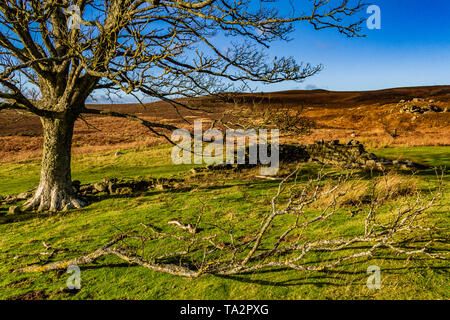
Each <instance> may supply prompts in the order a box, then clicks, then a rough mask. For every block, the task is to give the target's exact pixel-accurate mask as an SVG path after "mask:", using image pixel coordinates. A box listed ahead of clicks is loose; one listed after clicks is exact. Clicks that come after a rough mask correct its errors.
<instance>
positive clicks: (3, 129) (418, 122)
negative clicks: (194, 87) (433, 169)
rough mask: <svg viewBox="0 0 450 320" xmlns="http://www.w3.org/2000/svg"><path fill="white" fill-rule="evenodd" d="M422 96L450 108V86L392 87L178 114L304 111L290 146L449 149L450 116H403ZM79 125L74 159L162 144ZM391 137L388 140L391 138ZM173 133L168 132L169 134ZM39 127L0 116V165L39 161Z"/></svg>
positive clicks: (140, 134) (101, 121) (133, 109)
mask: <svg viewBox="0 0 450 320" xmlns="http://www.w3.org/2000/svg"><path fill="white" fill-rule="evenodd" d="M413 98H423V99H424V100H425V101H423V102H417V103H415V104H417V105H421V106H422V105H427V104H430V102H429V100H430V99H432V100H434V102H433V103H432V104H433V105H436V106H438V107H439V108H441V109H443V110H444V109H445V108H448V109H450V86H436V87H416V88H397V89H388V90H380V91H367V92H331V91H325V90H312V91H284V92H274V93H264V94H236V95H233V96H232V98H231V99H230V100H229V103H220V104H218V103H216V102H212V101H209V100H208V99H197V100H193V101H191V103H190V105H192V106H195V107H202V108H204V109H207V110H210V111H211V113H210V114H208V113H206V112H201V111H190V110H181V114H182V115H183V117H184V118H185V119H186V120H188V121H192V120H193V119H199V118H201V119H204V120H208V119H217V118H218V117H220V115H221V114H222V113H223V112H224V111H225V110H227V109H229V108H231V107H232V106H235V107H236V106H238V108H239V107H242V108H245V107H247V106H251V105H258V106H259V107H261V108H280V107H281V108H289V109H293V110H294V109H297V108H301V107H303V108H304V112H303V116H305V117H307V118H308V119H310V120H312V121H314V122H315V124H316V126H315V129H314V130H313V132H312V134H311V135H308V136H302V137H289V138H286V139H287V140H296V141H299V140H300V141H301V142H305V143H308V142H312V141H314V140H319V139H340V140H347V139H350V138H354V139H358V140H360V141H362V142H364V143H365V144H368V145H369V146H373V147H380V146H386V145H399V146H417V145H450V130H449V128H450V112H446V113H444V112H440V113H434V112H433V113H427V114H422V115H414V114H409V113H400V112H399V111H400V109H401V108H402V105H399V104H398V102H399V101H400V100H407V101H408V100H411V99H413ZM90 107H92V108H98V109H108V110H113V111H117V112H124V113H131V114H135V115H138V116H140V117H143V118H145V119H147V120H152V121H159V122H164V123H171V124H175V125H177V126H180V127H186V128H188V127H189V126H190V125H189V124H188V123H186V122H185V121H183V120H182V119H181V118H180V116H179V115H178V114H177V112H176V111H175V109H174V108H173V107H171V106H170V105H168V104H166V103H161V102H157V103H151V104H147V105H146V107H145V109H144V108H143V107H142V106H141V105H139V104H117V105H91V106H90ZM85 120H86V121H83V120H78V121H77V123H76V128H75V135H74V143H73V146H74V153H85V152H99V151H106V150H118V149H121V148H129V147H141V146H152V145H155V144H159V143H163V142H164V140H163V139H161V138H158V137H156V136H154V135H152V134H151V133H150V132H149V131H148V130H147V129H146V128H145V127H142V126H141V125H139V124H138V123H134V122H131V121H129V120H125V119H118V118H110V117H98V116H87V117H86V118H85ZM393 132H395V133H396V135H397V136H396V137H392V133H393ZM169 134H170V133H169ZM41 145H42V128H41V125H40V121H39V119H38V118H37V117H35V116H32V115H29V114H26V113H24V112H16V111H2V112H0V162H11V161H21V160H26V159H30V158H35V157H39V156H40V154H41Z"/></svg>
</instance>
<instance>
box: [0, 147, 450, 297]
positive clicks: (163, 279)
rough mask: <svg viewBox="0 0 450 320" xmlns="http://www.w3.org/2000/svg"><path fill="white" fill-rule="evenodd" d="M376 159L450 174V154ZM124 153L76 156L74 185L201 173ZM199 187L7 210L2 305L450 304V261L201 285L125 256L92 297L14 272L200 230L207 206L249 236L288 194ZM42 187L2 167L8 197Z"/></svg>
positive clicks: (34, 164)
mask: <svg viewBox="0 0 450 320" xmlns="http://www.w3.org/2000/svg"><path fill="white" fill-rule="evenodd" d="M371 151H373V152H375V153H376V154H377V155H380V156H384V157H390V158H399V157H403V158H407V159H411V160H415V161H417V162H421V163H425V164H429V165H432V166H447V168H449V167H450V148H449V147H420V148H396V149H390V148H385V149H380V150H371ZM122 152H123V154H122V155H120V156H119V157H114V153H113V152H109V153H103V154H86V155H77V156H75V157H74V159H73V179H74V180H80V181H81V182H82V183H83V184H84V183H92V182H98V181H100V180H101V179H102V178H104V177H105V178H111V177H117V178H136V177H174V178H180V179H191V177H190V173H189V170H190V169H191V167H192V166H187V165H183V166H174V165H171V164H170V148H168V147H167V146H163V147H158V148H152V149H139V150H122ZM318 169H319V167H318V166H317V165H314V164H305V165H303V167H302V170H301V177H304V178H305V179H306V177H307V176H308V175H311V174H314V173H315V172H316V171H317V170H318ZM285 170H288V169H285ZM327 170H335V171H336V169H327ZM402 174H403V175H407V173H402ZM357 175H358V177H359V178H360V179H363V180H364V179H368V177H367V174H366V173H362V172H361V173H357ZM192 179H193V180H192V186H191V187H190V188H182V189H180V190H175V191H170V190H167V191H166V190H152V191H148V192H145V193H141V194H137V195H132V196H124V195H112V196H104V197H102V198H101V201H98V202H95V203H93V204H91V205H89V206H88V207H86V208H83V209H80V210H71V211H68V212H62V213H39V214H38V213H29V214H17V215H7V211H8V208H7V207H6V206H3V207H0V259H1V264H0V299H7V298H13V297H18V296H21V295H24V294H30V292H36V293H39V294H40V297H41V298H48V299H449V298H450V289H449V288H450V286H449V279H450V277H449V268H450V264H449V263H448V261H443V260H436V259H433V260H432V259H425V258H419V259H407V257H404V256H401V255H393V254H388V253H386V252H384V251H380V252H379V253H378V254H377V255H376V256H374V257H373V258H372V259H370V260H369V259H366V258H363V259H361V260H358V261H352V262H348V263H344V264H343V265H341V266H339V267H337V268H336V269H333V270H324V271H321V272H300V271H294V270H287V269H277V270H264V271H262V272H255V273H252V274H244V275H236V276H229V277H218V276H212V275H205V276H203V277H200V278H198V279H187V278H182V277H177V276H172V275H168V274H163V273H158V272H154V271H150V270H148V269H146V268H143V267H140V266H136V265H132V264H128V263H125V262H124V261H123V260H119V259H118V258H116V257H103V258H100V259H99V260H98V261H97V262H96V263H95V264H92V265H87V266H83V267H81V270H82V271H81V279H82V280H81V285H82V289H81V290H80V291H79V292H78V293H76V294H73V293H68V292H65V291H62V290H61V288H64V287H65V285H66V280H67V278H68V276H69V275H68V274H67V273H65V272H64V271H61V272H48V273H21V272H13V270H15V269H18V268H20V267H23V266H25V265H28V264H31V263H36V262H38V261H39V260H38V257H25V258H19V259H14V257H15V256H17V255H21V254H26V253H35V252H42V251H44V249H43V246H42V242H43V241H45V242H46V243H48V244H51V246H53V247H54V248H59V249H63V248H64V249H70V250H71V252H62V253H59V254H57V255H56V256H55V257H53V258H52V260H51V261H55V260H61V259H64V258H72V257H76V256H79V255H81V254H84V253H88V252H90V251H92V250H94V249H96V248H98V247H100V246H102V245H103V244H105V243H106V242H108V241H109V240H110V239H111V238H112V237H114V236H115V235H117V234H119V233H121V232H124V231H126V230H130V229H134V228H136V227H137V226H138V225H139V224H140V223H152V224H154V225H157V226H161V228H166V229H167V228H168V226H167V222H168V221H169V220H172V219H175V218H181V219H182V220H183V221H194V220H195V217H196V215H197V214H198V212H199V208H200V207H201V203H200V200H201V201H203V202H207V203H208V207H209V209H208V219H209V220H207V221H210V222H211V221H214V223H215V224H216V225H227V224H239V228H240V232H242V234H245V233H246V232H252V230H256V228H257V227H258V225H259V223H260V221H261V218H262V217H263V216H264V215H265V214H266V213H267V212H268V210H270V208H269V204H270V203H269V200H268V199H270V197H271V196H273V194H274V192H275V190H276V188H277V186H278V182H277V181H270V180H258V179H251V178H250V176H249V175H248V174H245V173H244V174H239V173H232V174H217V175H214V176H203V177H199V178H195V179H194V178H192ZM415 179H417V181H418V186H419V187H420V188H423V189H426V188H427V187H428V186H431V188H434V187H436V183H437V179H436V176H435V174H434V171H433V170H426V171H423V172H420V173H418V174H417V175H416V177H415ZM38 180H39V160H33V161H27V162H22V163H7V164H0V195H6V194H16V193H20V192H24V191H26V190H29V189H31V188H33V187H35V186H36V185H37V183H38ZM448 181H449V176H446V177H445V181H444V182H445V183H446V184H448ZM395 201H398V200H393V201H391V202H390V203H388V204H386V206H384V209H383V210H385V212H384V214H385V215H388V214H389V208H391V207H392V205H395V203H396V202H395ZM449 204H450V197H449V195H448V194H447V193H446V194H444V198H443V199H442V203H441V206H439V207H437V208H434V209H433V210H432V214H431V215H430V216H429V220H428V222H429V223H438V224H439V225H440V226H441V227H442V226H446V227H448V225H449V221H450V220H449V218H450V214H449ZM312 210H314V209H312ZM210 228H212V229H213V228H214V227H213V226H210ZM361 228H364V226H363V217H359V216H356V217H354V218H350V217H349V215H348V214H340V215H337V216H335V217H334V218H333V219H332V220H331V221H327V222H326V223H325V224H323V225H321V226H319V227H317V228H314V229H313V230H312V231H311V235H310V236H311V237H317V236H327V235H335V234H336V235H337V234H340V235H352V234H353V233H355V232H358V231H360V230H361ZM206 232H211V230H206ZM151 249H152V250H154V251H155V252H156V251H158V252H164V250H166V249H167V248H164V247H160V246H157V245H155V247H154V248H151ZM440 249H441V250H448V249H449V242H448V239H447V240H446V241H442V242H441V243H440ZM321 258H322V257H321V256H319V255H316V256H312V257H310V258H309V259H310V260H308V261H306V263H311V262H313V261H314V260H315V259H321ZM41 259H44V258H41ZM370 265H378V266H379V267H380V268H381V276H382V288H381V289H380V290H369V289H368V288H367V287H366V280H367V277H368V274H367V273H366V270H367V267H368V266H370Z"/></svg>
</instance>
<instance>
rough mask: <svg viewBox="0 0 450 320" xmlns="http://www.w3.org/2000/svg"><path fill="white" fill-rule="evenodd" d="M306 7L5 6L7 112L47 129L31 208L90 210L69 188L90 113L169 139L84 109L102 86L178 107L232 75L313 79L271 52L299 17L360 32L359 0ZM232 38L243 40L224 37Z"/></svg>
mask: <svg viewBox="0 0 450 320" xmlns="http://www.w3.org/2000/svg"><path fill="white" fill-rule="evenodd" d="M299 2H301V4H300V5H297V4H295V5H292V7H291V10H290V12H281V11H279V10H277V2H275V1H271V2H266V1H262V0H261V1H251V0H242V1H234V0H151V1H150V0H149V1H144V0H99V1H97V0H72V1H68V0H46V1H42V0H4V1H1V2H0V22H1V28H0V48H1V49H0V50H1V51H0V65H1V70H0V71H1V72H0V85H1V91H0V98H1V101H0V110H2V109H16V110H26V111H29V112H31V113H33V114H35V115H37V116H39V117H40V119H41V122H42V126H43V129H44V151H43V159H42V170H41V178H40V183H39V186H38V188H37V191H36V193H35V195H34V197H33V198H32V199H30V200H29V201H28V202H27V203H26V205H25V207H24V209H37V210H39V211H42V210H50V211H58V210H62V209H68V208H79V207H82V206H84V205H85V203H83V201H81V200H79V199H77V198H76V196H74V194H73V191H72V187H71V183H72V182H71V170H70V160H71V141H72V135H73V128H74V123H75V121H76V120H77V119H78V118H79V117H80V116H81V115H82V114H96V115H105V116H114V117H123V118H127V119H130V120H134V121H139V122H140V123H141V124H143V125H145V126H146V127H147V128H148V129H149V130H150V131H151V132H153V133H155V134H158V135H163V136H164V137H166V138H167V135H165V134H164V133H162V131H160V130H163V129H167V130H172V129H174V127H173V126H169V125H164V124H160V123H153V122H149V121H145V120H143V119H140V118H138V117H136V116H131V115H127V114H121V113H116V112H107V111H101V110H95V109H90V108H87V107H86V100H87V98H88V97H89V96H90V95H92V94H95V92H98V91H99V90H105V91H106V92H109V93H113V92H124V93H126V94H131V95H135V96H136V97H137V98H139V97H142V94H144V95H147V96H150V97H154V98H158V99H161V100H164V101H170V102H171V103H172V104H173V106H174V107H176V108H178V107H181V106H182V104H181V103H180V102H177V101H175V100H173V99H174V98H175V97H192V96H198V95H205V94H214V93H218V92H220V91H224V90H226V89H230V88H231V87H230V84H232V83H235V82H240V83H242V84H243V85H248V82H252V81H256V82H262V83H278V82H282V81H285V80H294V81H301V80H303V79H305V78H307V77H310V76H312V75H314V74H316V73H317V72H318V71H320V69H321V66H320V65H319V66H312V65H310V64H307V63H306V64H304V63H296V62H295V60H294V59H293V58H285V57H282V58H277V57H275V58H274V59H273V61H272V62H268V60H269V59H268V55H267V54H266V53H265V51H264V48H267V47H269V45H270V44H271V43H272V42H274V41H277V40H288V36H289V33H290V32H291V31H292V30H293V26H294V23H296V22H304V23H310V24H312V25H313V26H314V28H316V29H324V28H334V29H337V30H338V31H339V32H341V33H343V34H345V35H347V36H358V35H359V32H360V31H361V27H360V25H361V23H362V19H360V18H356V17H355V16H356V15H357V14H358V12H360V11H361V9H362V8H363V5H362V4H361V3H360V1H359V0H339V1H330V0H314V1H306V0H305V1H299ZM295 6H298V7H295ZM78 13H79V15H78ZM77 22H80V25H79V26H77V25H76V24H77ZM224 36H225V37H227V38H226V39H233V38H234V39H235V40H234V42H233V41H230V42H231V43H230V44H226V43H224V42H223V41H224V40H223V39H224ZM225 45H226V46H227V48H226V49H222V48H223V47H224V46H225Z"/></svg>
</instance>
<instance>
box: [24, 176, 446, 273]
mask: <svg viewBox="0 0 450 320" xmlns="http://www.w3.org/2000/svg"><path fill="white" fill-rule="evenodd" d="M296 172H297V171H295V172H293V173H292V174H291V175H289V176H287V177H286V178H284V179H283V181H282V182H281V183H280V184H279V186H278V190H277V192H276V194H275V195H274V197H273V198H272V201H271V210H270V213H269V214H268V215H267V216H266V217H265V218H264V219H263V221H262V222H261V224H260V227H259V228H258V229H257V230H256V232H254V233H253V234H254V235H252V234H249V233H247V234H246V236H244V237H240V238H236V236H235V230H233V229H228V230H227V229H226V228H225V227H221V226H217V227H218V228H219V229H220V230H222V231H223V232H222V233H221V234H212V235H201V232H198V229H197V227H198V225H199V223H200V218H201V215H203V208H202V213H201V215H200V216H199V219H198V220H197V223H196V224H195V232H193V230H194V228H193V227H192V226H191V228H189V227H188V226H190V224H188V225H186V224H183V223H181V222H179V221H170V222H169V224H174V225H176V226H178V227H179V228H181V229H182V230H183V231H187V233H188V235H183V234H179V233H168V232H163V231H159V230H158V229H157V228H156V227H153V226H150V225H144V224H141V226H142V227H143V228H144V230H143V231H139V230H136V231H134V232H130V233H126V234H121V235H119V236H117V237H116V238H115V239H113V240H112V241H111V242H109V243H107V244H106V245H104V246H102V247H101V248H99V249H97V250H94V251H93V252H91V253H89V254H86V255H83V256H81V257H78V258H74V259H69V260H64V261H57V262H53V263H49V264H46V265H41V266H29V267H25V268H21V269H19V270H17V271H24V272H44V271H51V270H59V269H66V268H67V267H68V266H70V265H78V266H81V265H88V264H91V263H92V262H94V261H95V260H97V259H98V258H100V257H103V256H106V255H114V256H116V257H118V258H120V259H122V260H125V261H127V262H129V263H135V264H137V265H140V266H142V267H145V268H148V269H151V270H154V271H158V272H164V273H169V274H172V275H178V276H184V277H189V278H196V277H199V276H201V275H203V274H214V275H235V274H242V273H247V272H255V271H260V270H263V269H270V268H280V267H282V268H291V269H294V270H305V271H320V270H324V269H329V268H334V267H336V266H338V265H339V264H342V263H344V262H346V261H352V260H358V259H360V258H362V257H370V256H373V255H374V254H375V253H376V252H377V251H378V250H380V249H384V250H388V251H389V252H391V253H394V254H396V255H398V254H401V255H405V256H408V257H414V256H417V255H422V256H426V257H428V258H438V259H448V256H446V254H441V253H436V252H433V251H432V250H431V249H432V245H433V242H434V239H435V234H436V232H437V231H438V229H437V228H436V227H433V226H426V225H424V222H425V221H426V220H424V219H423V218H425V217H426V215H425V214H426V213H427V212H428V211H429V210H430V209H431V208H433V207H434V206H435V205H436V202H437V200H438V199H439V198H440V197H441V196H442V194H443V184H442V181H443V179H442V175H441V176H440V177H439V181H440V184H439V187H438V189H437V190H436V191H435V192H433V193H432V194H431V197H430V198H428V199H426V198H425V197H424V195H422V194H421V193H420V192H419V191H417V192H416V194H415V196H414V197H413V198H412V199H411V198H409V199H407V201H404V203H403V205H399V206H398V207H397V208H396V209H395V210H391V212H390V214H389V215H388V216H387V217H386V215H384V216H381V215H380V214H379V212H380V207H381V205H383V204H384V203H385V201H386V198H385V197H377V195H376V194H375V193H374V194H373V197H372V199H371V203H370V205H369V207H368V208H366V216H365V219H364V221H363V224H361V231H362V232H361V233H360V234H358V235H355V236H353V237H336V238H332V239H316V240H311V239H310V237H308V236H307V235H306V231H307V230H308V229H309V228H311V227H317V226H318V225H320V224H321V223H323V222H327V221H330V220H331V219H332V218H333V217H334V216H336V215H337V214H338V213H339V205H338V203H339V201H338V199H339V198H341V197H343V196H345V195H346V194H347V192H348V191H349V190H348V189H346V188H343V187H342V186H343V184H345V183H346V182H348V180H349V179H350V178H351V176H349V175H347V176H342V177H340V178H339V179H338V181H337V182H335V184H334V186H332V187H330V186H329V185H326V184H324V177H325V176H326V175H323V174H322V173H320V174H319V175H318V177H317V179H314V180H310V181H309V182H308V183H307V184H306V185H303V186H302V185H300V184H298V183H297V182H296ZM374 181H375V180H374ZM376 181H377V182H375V183H383V181H384V180H383V179H378V180H376ZM290 182H291V183H290ZM289 183H290V185H288V184H289ZM373 189H374V190H375V186H374V188H373ZM323 198H327V199H328V198H329V199H330V200H329V201H328V204H327V205H326V206H325V207H324V208H322V209H321V210H320V211H319V212H318V213H315V214H313V213H311V212H309V211H310V210H307V209H308V208H311V205H312V204H314V203H316V202H317V201H318V200H319V199H323ZM405 200H406V199H405ZM360 211H364V210H362V209H361V210H360ZM281 217H283V219H285V220H282V223H281V224H280V223H278V224H277V225H278V226H279V225H281V228H280V227H278V228H277V227H276V224H275V223H274V222H275V221H276V220H278V219H281ZM288 217H291V219H290V223H287V222H288V221H289V219H286V218H288ZM354 219H355V218H354ZM278 222H280V221H279V220H278ZM363 230H364V231H363ZM274 235H275V236H274ZM427 236H428V237H427ZM227 238H228V240H226V239H227ZM155 242H156V243H157V249H158V248H161V250H163V251H164V253H163V254H159V255H158V253H157V249H154V250H153V253H152V255H151V256H150V257H144V255H143V253H144V251H145V252H148V251H149V250H148V248H149V246H148V245H151V244H155ZM174 242H175V243H176V244H177V245H176V246H175V248H174ZM423 243H425V244H423ZM144 247H145V248H147V250H143V248H144ZM153 248H155V247H154V246H153ZM169 248H170V250H169ZM140 250H142V254H139V252H140ZM312 253H315V254H317V253H318V254H319V255H326V257H325V258H324V257H323V256H321V257H320V259H319V260H317V261H313V262H311V260H310V258H309V257H310V255H311V254H312Z"/></svg>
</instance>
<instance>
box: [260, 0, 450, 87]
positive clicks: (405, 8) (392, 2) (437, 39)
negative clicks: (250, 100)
mask: <svg viewBox="0 0 450 320" xmlns="http://www.w3.org/2000/svg"><path fill="white" fill-rule="evenodd" d="M367 2H368V3H372V4H376V5H378V6H379V7H380V9H381V29H380V30H369V29H368V28H367V27H366V25H364V30H363V31H364V33H365V34H366V37H365V38H347V37H345V36H344V35H341V34H339V33H338V32H336V31H334V30H322V31H316V30H314V29H313V28H312V27H311V26H309V25H307V24H303V25H300V24H298V25H297V26H296V31H295V32H294V33H292V34H291V37H292V38H293V40H292V41H290V42H288V43H276V44H274V45H273V46H272V47H271V52H272V53H273V54H276V55H286V56H293V57H295V58H296V60H298V61H306V62H311V63H313V64H318V63H322V64H323V65H324V70H323V71H322V72H321V73H320V74H318V75H316V76H314V77H312V78H309V79H307V80H305V82H304V83H300V84H298V83H284V84H278V85H271V86H264V87H260V88H261V90H263V91H272V90H289V89H304V88H313V87H318V88H322V89H327V90H372V89H383V88H392V87H403V86H424V85H443V84H450V1H447V0H428V1H423V0H372V1H371V0H367ZM294 3H295V2H294ZM366 16H367V17H369V16H370V14H366Z"/></svg>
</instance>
